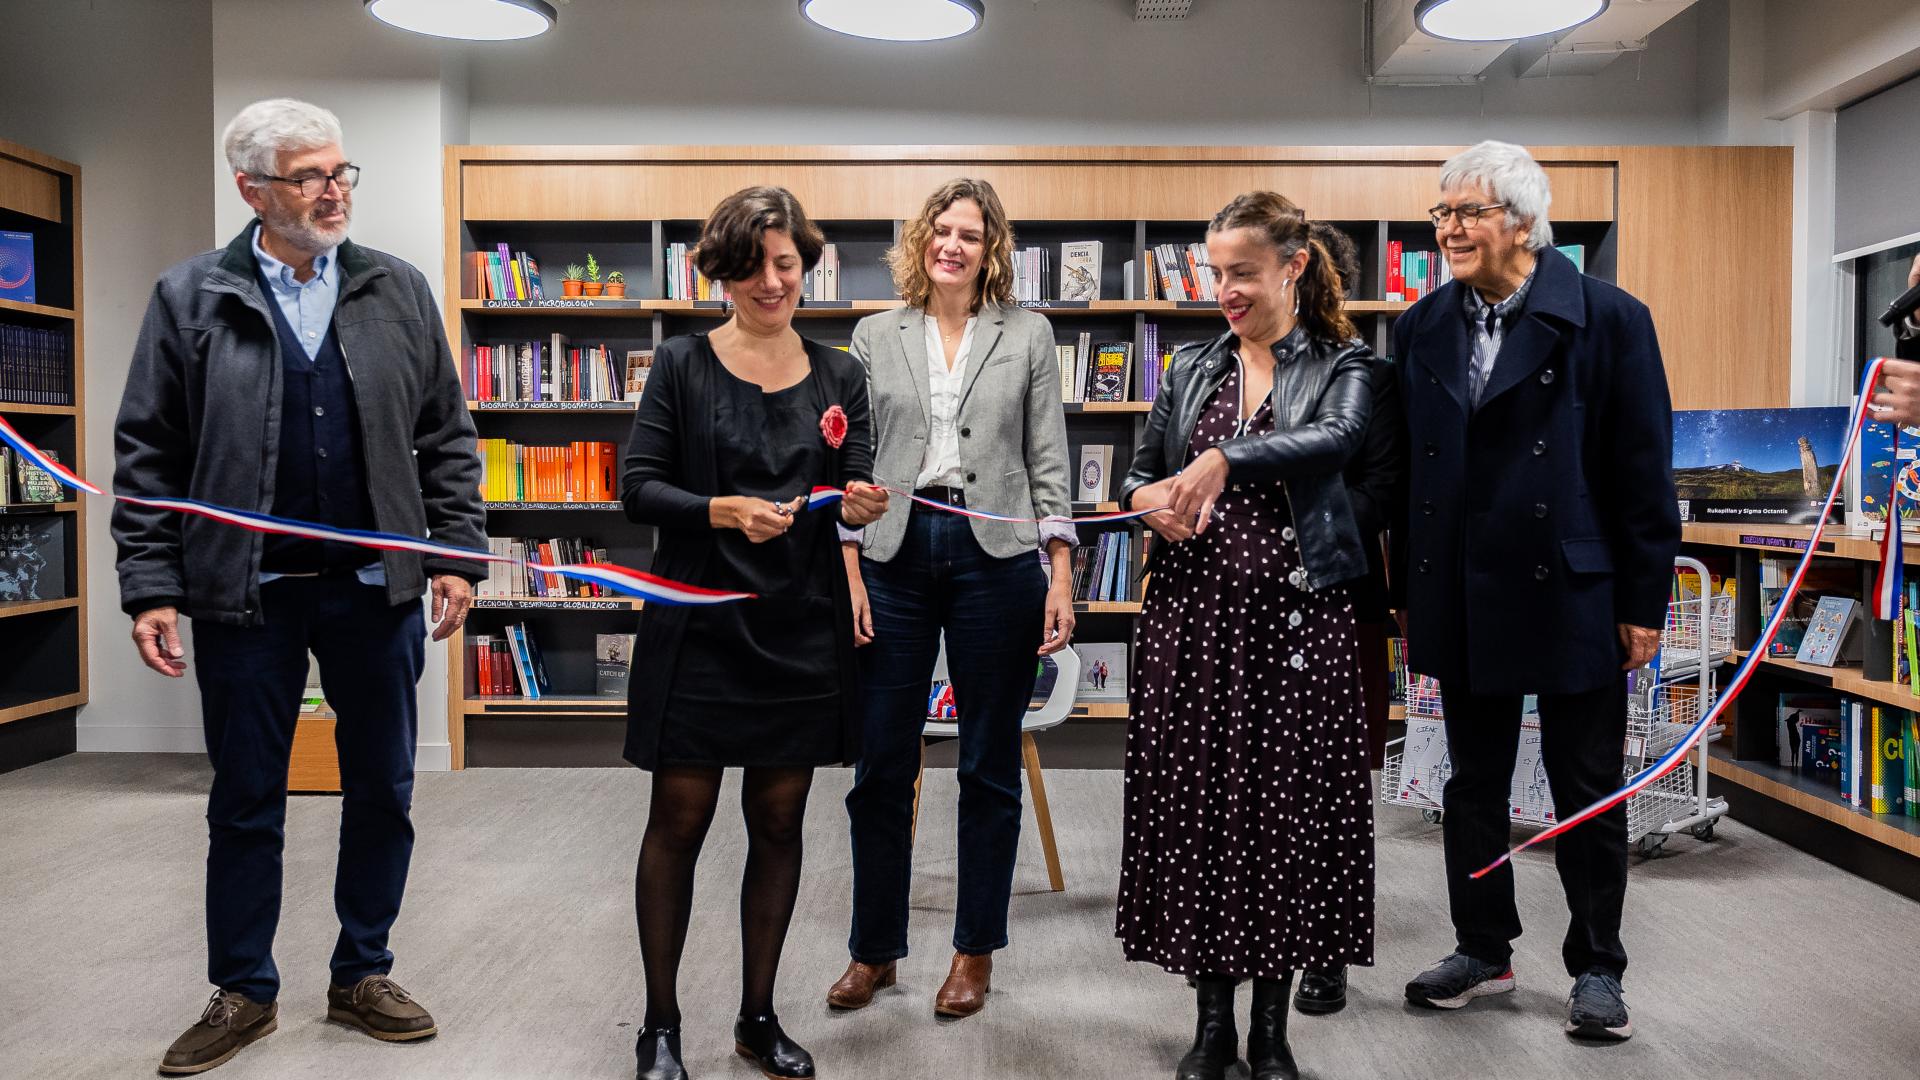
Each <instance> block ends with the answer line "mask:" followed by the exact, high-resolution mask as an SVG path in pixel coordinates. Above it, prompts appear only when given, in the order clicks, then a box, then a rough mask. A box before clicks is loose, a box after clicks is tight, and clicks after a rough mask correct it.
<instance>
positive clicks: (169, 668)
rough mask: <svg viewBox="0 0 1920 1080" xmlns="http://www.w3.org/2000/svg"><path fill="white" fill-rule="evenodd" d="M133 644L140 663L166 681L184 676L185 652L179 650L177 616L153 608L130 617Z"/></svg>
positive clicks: (174, 612)
mask: <svg viewBox="0 0 1920 1080" xmlns="http://www.w3.org/2000/svg"><path fill="white" fill-rule="evenodd" d="M133 644H134V647H136V648H138V649H139V650H140V660H141V662H142V663H144V664H146V665H147V666H148V667H150V668H152V669H153V670H155V671H157V672H159V673H160V674H162V675H165V676H166V677H167V678H169V679H178V678H180V677H182V676H184V675H185V674H186V673H187V650H185V649H183V648H181V647H180V613H179V612H178V611H177V610H175V609H173V608H170V607H157V608H152V609H149V610H147V611H143V612H141V613H140V614H138V615H136V616H134V619H133Z"/></svg>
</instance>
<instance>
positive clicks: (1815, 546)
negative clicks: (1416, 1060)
mask: <svg viewBox="0 0 1920 1080" xmlns="http://www.w3.org/2000/svg"><path fill="white" fill-rule="evenodd" d="M1886 362H1887V361H1886V358H1885V357H1876V358H1875V359H1874V360H1873V361H1872V362H1871V363H1869V364H1868V365H1867V370H1866V374H1865V375H1864V376H1862V378H1861V380H1860V399H1859V400H1858V401H1857V402H1855V403H1854V407H1853V416H1852V418H1851V419H1850V420H1849V421H1848V423H1847V446H1846V451H1845V452H1844V453H1842V454H1841V455H1840V464H1841V465H1842V466H1844V465H1845V464H1846V463H1847V462H1848V461H1849V460H1851V459H1852V457H1853V455H1854V454H1855V453H1856V452H1858V450H1859V447H1860V436H1861V433H1862V432H1864V431H1865V430H1866V426H1867V411H1868V410H1867V403H1868V401H1869V400H1871V398H1872V394H1873V387H1874V385H1875V384H1876V383H1878V382H1879V381H1880V369H1881V368H1882V367H1884V366H1885V365H1886ZM1846 476H1847V470H1846V469H1845V468H1838V469H1835V470H1834V476H1833V486H1832V487H1830V488H1829V489H1828V490H1827V498H1826V502H1824V503H1823V504H1822V505H1821V507H1820V517H1819V518H1818V520H1816V521H1815V523H1814V526H1813V535H1812V536H1811V537H1809V538H1808V539H1807V550H1806V551H1805V552H1804V553H1802V554H1801V556H1800V564H1799V565H1798V566H1796V567H1794V569H1793V577H1792V578H1790V579H1788V581H1787V590H1786V592H1785V593H1784V594H1783V595H1782V596H1781V597H1780V600H1779V603H1778V604H1777V605H1775V607H1774V609H1773V617H1772V618H1770V619H1768V620H1767V625H1766V627H1765V628H1764V629H1762V630H1761V632H1760V640H1759V641H1756V642H1755V643H1754V645H1753V649H1752V651H1750V652H1748V653H1747V658H1746V659H1745V660H1742V661H1741V662H1740V665H1739V666H1738V667H1736V668H1735V669H1734V672H1733V677H1732V678H1731V679H1729V680H1728V682H1727V688H1726V691H1725V692H1724V693H1722V694H1721V695H1720V696H1719V697H1718V698H1716V699H1715V700H1714V703H1713V706H1712V707H1711V708H1709V709H1707V710H1705V711H1704V712H1703V713H1702V714H1701V716H1700V719H1698V720H1696V721H1695V722H1694V724H1693V726H1692V727H1690V728H1688V729H1687V733H1686V735H1685V736H1684V737H1683V738H1682V739H1681V740H1680V741H1679V742H1678V743H1675V744H1674V746H1673V747H1672V749H1670V750H1668V751H1667V752H1666V753H1665V754H1662V755H1661V756H1660V759H1659V760H1658V761H1655V762H1653V763H1652V764H1650V765H1648V766H1647V767H1646V768H1644V769H1641V770H1640V771H1639V772H1637V773H1635V774H1633V776H1632V777H1631V778H1629V779H1628V780H1627V782H1626V784H1625V786H1623V787H1621V788H1620V789H1619V790H1618V791H1615V792H1614V793H1613V794H1611V795H1608V796H1605V797H1604V798H1602V799H1600V800H1599V801H1598V802H1595V803H1594V804H1593V805H1591V806H1589V807H1587V808H1586V809H1584V810H1581V811H1580V812H1579V813H1576V814H1570V815H1568V816H1567V817H1566V818H1564V819H1562V820H1561V821H1559V822H1558V823H1556V824H1554V825H1553V826H1551V827H1549V828H1547V829H1544V830H1542V831H1540V832H1537V833H1534V834H1533V835H1532V836H1529V837H1527V838H1526V839H1525V840H1523V841H1521V842H1520V843H1518V844H1516V845H1514V846H1513V847H1512V848H1510V849H1508V851H1507V853H1506V854H1505V855H1502V856H1500V857H1499V858H1497V859H1495V860H1494V861H1493V862H1491V863H1489V864H1487V865H1486V866H1485V867H1483V868H1481V869H1480V870H1477V871H1475V872H1474V873H1473V874H1472V876H1473V877H1474V878H1480V877H1484V876H1485V875H1487V874H1490V873H1492V872H1493V871H1494V870H1497V869H1499V868H1500V866H1501V865H1503V864H1504V863H1506V862H1508V861H1509V860H1511V859H1512V858H1513V857H1514V856H1515V855H1518V854H1519V853H1520V852H1522V851H1525V850H1526V849H1528V848H1530V847H1532V846H1533V845H1535V844H1538V843H1541V842H1543V841H1546V840H1551V839H1553V838H1554V837H1556V836H1559V835H1560V834H1561V833H1564V832H1566V831H1567V830H1568V829H1571V828H1573V827H1575V826H1576V825H1579V824H1581V823H1582V822H1586V821H1590V820H1592V819H1593V818H1596V817H1599V816H1600V815H1601V814H1604V813H1606V812H1607V811H1608V810H1611V809H1613V808H1614V807H1616V806H1619V805H1620V804H1621V803H1623V802H1626V801H1627V800H1628V799H1631V798H1633V797H1634V796H1635V795H1638V794H1639V793H1640V792H1641V791H1643V790H1645V789H1646V788H1647V786H1648V785H1650V784H1652V783H1653V782H1654V781H1656V780H1658V779H1660V778H1661V777H1663V776H1665V775H1667V774H1668V773H1670V772H1672V771H1673V770H1674V769H1676V768H1678V767H1679V766H1680V763H1681V762H1682V761H1685V760H1686V757H1687V755H1688V754H1689V753H1691V752H1692V751H1693V748H1694V747H1695V746H1697V745H1699V742H1700V739H1701V737H1702V736H1704V735H1705V734H1706V732H1707V729H1708V728H1711V727H1712V726H1713V725H1715V724H1717V723H1719V722H1720V716H1721V714H1723V713H1725V712H1726V710H1727V708H1728V707H1729V706H1731V705H1732V704H1733V703H1734V701H1735V700H1736V699H1737V698H1739V696H1740V691H1742V690H1744V689H1746V686H1747V681H1748V680H1749V679H1751V678H1753V673H1754V671H1755V669H1757V668H1758V667H1759V666H1760V664H1761V663H1762V662H1764V661H1765V659H1766V655H1767V646H1769V645H1771V644H1772V643H1773V639H1774V636H1775V635H1777V634H1778V633H1779V632H1780V624H1781V623H1782V621H1784V620H1785V618H1786V615H1787V612H1788V610H1789V609H1791V608H1792V607H1793V598H1794V596H1795V595H1796V594H1798V593H1799V591H1800V583H1801V581H1802V580H1804V579H1805V578H1806V575H1807V567H1809V566H1811V565H1813V556H1814V553H1815V552H1816V551H1818V550H1820V537H1821V536H1822V535H1823V534H1824V533H1825V532H1826V528H1827V516H1828V515H1829V514H1831V513H1832V512H1833V507H1834V504H1835V503H1837V502H1839V501H1840V491H1841V488H1842V487H1843V486H1844V485H1845V483H1846ZM1887 537H1888V539H1887V541H1886V542H1884V543H1883V544H1882V545H1881V566H1880V578H1879V579H1878V580H1880V581H1881V582H1882V583H1883V584H1884V582H1885V581H1886V579H1888V578H1892V579H1893V580H1894V581H1896V582H1897V581H1898V579H1899V569H1898V566H1899V560H1900V558H1901V553H1900V522H1899V519H1898V518H1897V517H1896V516H1895V515H1893V514H1891V513H1889V514H1888V518H1887ZM1889 560H1892V561H1893V562H1894V567H1893V568H1892V569H1891V570H1889V567H1888V565H1887V563H1888V561H1889ZM1704 584H1705V583H1704V582H1703V583H1702V585H1703V586H1704ZM1895 588H1896V589H1897V588H1898V585H1897V584H1896V585H1895ZM1875 603H1876V606H1878V604H1879V598H1878V597H1876V598H1875ZM1709 648H1710V646H1709V642H1708V635H1705V634H1702V635H1701V639H1700V662H1701V663H1703V664H1704V663H1707V662H1708V660H1709V656H1708V652H1709Z"/></svg>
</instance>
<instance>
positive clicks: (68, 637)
mask: <svg viewBox="0 0 1920 1080" xmlns="http://www.w3.org/2000/svg"><path fill="white" fill-rule="evenodd" d="M81 314H82V288H81V279H80V170H79V168H78V167H77V166H75V165H72V164H69V163H67V162H64V161H60V160H57V159H55V158H51V157H48V156H46V155H44V154H40V153H37V152H35V151H33V150H30V149H28V148H27V147H24V146H19V145H16V144H13V143H9V142H5V141H0V418H4V419H5V420H6V422H7V423H8V424H10V425H12V426H13V427H14V428H15V429H16V430H17V431H19V433H20V434H21V435H22V436H23V437H25V438H26V439H27V440H28V441H30V442H33V443H34V444H36V445H38V446H40V447H42V448H44V449H46V450H47V451H48V452H49V453H50V454H52V455H53V456H54V457H56V458H58V459H59V460H60V461H62V462H65V463H69V464H72V465H74V466H75V467H76V468H77V469H79V471H81V472H82V473H84V472H85V471H86V461H85V449H86V440H85V434H84V426H83V415H84V412H85V404H86V403H85V397H84V389H85V384H84V380H83V378H82V364H81V356H82V345H83V341H82V337H83V334H82V321H81ZM86 520H87V514H86V508H85V507H84V506H82V505H81V504H80V503H79V502H77V501H74V499H73V496H72V494H71V493H70V492H68V491H66V490H65V489H64V488H62V487H61V486H60V484H59V483H57V482H56V481H55V480H54V479H53V477H52V476H51V475H50V474H48V473H47V472H45V471H43V470H41V469H38V468H35V467H34V466H31V465H28V464H27V463H25V462H23V461H21V460H19V459H18V458H17V457H16V456H15V455H14V454H12V453H11V452H10V451H8V450H6V449H5V448H0V654H3V655H5V656H6V657H7V663H5V664H3V665H0V771H5V770H7V769H11V768H17V767H19V766H21V765H26V764H30V763H32V762H35V761H40V760H44V759H46V758H49V757H53V756H56V755H58V754H62V753H69V752H71V751H72V750H73V748H74V736H75V729H74V716H75V711H76V709H77V707H78V706H79V705H81V704H83V703H85V701H86V700H87V658H86V648H85V643H86V638H87V614H86V581H87V572H86V550H87V544H86Z"/></svg>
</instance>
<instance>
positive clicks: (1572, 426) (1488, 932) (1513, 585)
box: [1393, 142, 1680, 1040]
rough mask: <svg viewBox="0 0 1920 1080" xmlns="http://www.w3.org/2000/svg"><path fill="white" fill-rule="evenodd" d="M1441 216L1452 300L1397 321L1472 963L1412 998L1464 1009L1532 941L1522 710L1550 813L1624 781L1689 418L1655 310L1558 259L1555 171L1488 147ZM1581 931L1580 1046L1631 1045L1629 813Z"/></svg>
mask: <svg viewBox="0 0 1920 1080" xmlns="http://www.w3.org/2000/svg"><path fill="white" fill-rule="evenodd" d="M1440 187H1441V193H1442V194H1441V200H1440V203H1439V204H1438V205H1436V206H1435V207H1434V208H1433V210H1432V217H1433V220H1434V232H1435V238H1436V240H1437V241H1438V242H1439V246H1440V249H1441V253H1442V255H1443V256H1444V257H1445V258H1446V260H1447V265H1448V267H1449V268H1450V269H1451V270H1452V273H1453V278H1454V280H1453V281H1452V282H1450V283H1448V284H1446V285H1443V286H1441V287H1440V288H1438V289H1436V290H1434V291H1433V292H1432V293H1431V294H1430V295H1428V296H1426V297H1424V298H1422V299H1421V300H1420V302H1419V303H1417V304H1415V305H1414V306H1413V308H1412V309H1411V310H1409V311H1408V312H1407V313H1406V314H1405V315H1403V316H1401V317H1400V319H1399V321H1398V322H1396V323H1395V324H1394V331H1393V336H1394V356H1395V360H1396V364H1397V368H1398V372H1399V376H1400V391H1401V400H1402V401H1403V402H1404V403H1405V408H1406V416H1407V435H1408V439H1407V444H1408V452H1409V454H1410V455H1411V460H1410V462H1409V466H1410V474H1409V483H1408V489H1409V491H1410V493H1411V494H1410V496H1409V499H1408V503H1407V506H1406V517H1405V519H1404V520H1403V522H1402V523H1401V525H1400V527H1399V528H1397V529H1396V536H1395V543H1394V545H1393V547H1394V558H1395V562H1396V565H1397V567H1398V569H1399V572H1398V573H1397V574H1395V590H1396V592H1397V593H1399V594H1401V595H1402V596H1403V597H1404V600H1403V602H1402V603H1401V604H1400V607H1401V609H1402V610H1403V611H1404V612H1405V613H1406V619H1407V636H1408V659H1409V663H1410V665H1411V666H1412V668H1413V670H1414V671H1416V672H1419V673H1421V674H1425V675H1431V676H1433V677H1435V678H1436V679H1438V680H1439V682H1440V689H1441V699H1442V710H1443V712H1444V713H1445V717H1446V731H1447V743H1448V747H1449V751H1450V753H1451V755H1452V760H1453V773H1452V777H1451V779H1449V780H1448V782H1447V786H1446V791H1445V795H1444V805H1445V809H1446V817H1445V825H1444V835H1445V847H1446V866H1447V893H1448V898H1449V901H1450V906H1451V911H1452V916H1453V925H1454V931H1455V935H1456V942H1457V943H1456V951H1455V952H1454V953H1453V954H1452V955H1450V956H1448V957H1447V958H1446V959H1445V960H1443V961H1441V962H1440V963H1439V964H1438V965H1437V966H1435V967H1434V968H1432V969H1430V970H1428V971H1426V972H1424V973H1422V974H1421V975H1420V976H1419V977H1418V978H1416V979H1414V980H1413V981H1412V982H1411V983H1409V984H1408V985H1407V998H1408V1000H1409V1001H1412V1002H1414V1003H1415V1004H1419V1005H1425V1006H1432V1007H1436V1008H1445V1009H1452V1008H1458V1007H1460V1006H1462V1005H1465V1004H1466V1003H1467V1002H1468V1001H1470V1000H1472V999H1473V998H1475V997H1478V996H1481V995H1484V994H1491V993H1500V992H1503V991H1507V990H1511V989H1512V988H1513V985H1514V973H1513V968H1512V965H1511V962H1510V961H1511V957H1512V942H1513V939H1515V938H1517V937H1518V936H1519V935H1520V917H1519V913H1518V910H1517V909H1516V907H1515V905H1514V894H1513V888H1514V886H1513V873H1514V871H1513V867H1512V866H1511V865H1510V864H1509V865H1506V866H1502V867H1501V868H1500V869H1499V870H1496V871H1494V872H1493V873H1491V874H1488V875H1487V876H1486V877H1484V878H1481V879H1480V880H1478V881H1475V880H1473V879H1471V877H1470V876H1469V875H1471V874H1472V873H1473V872H1474V871H1476V870H1479V869H1480V868H1481V867H1484V866H1486V865H1487V864H1488V863H1491V862H1493V861H1494V859H1496V858H1497V857H1499V856H1500V855H1501V854H1502V853H1503V852H1504V851H1506V849H1507V847H1508V846H1509V818H1508V793H1509V788H1510V784H1511V781H1512V775H1513V768H1514V758H1515V755H1516V753H1517V750H1518V745H1519V738H1520V728H1521V711H1522V707H1523V698H1524V696H1525V695H1530V694H1531V695H1538V701H1539V712H1540V727H1541V756H1542V759H1543V761H1544V764H1545V766H1546V772H1547V778H1548V782H1549V785H1550V786H1551V788H1552V790H1553V798H1554V807H1555V813H1556V814H1558V815H1560V816H1562V817H1564V816H1567V815H1570V814H1572V813H1574V812H1576V811H1578V810H1580V809H1582V808H1584V807H1586V806H1587V805H1589V804H1591V803H1593V802H1594V801H1595V800H1597V799H1599V798H1600V797H1602V796H1604V795H1605V794H1607V793H1608V792H1610V791H1612V790H1613V789H1615V788H1617V787H1618V786H1619V785H1620V783H1621V780H1622V770H1623V766H1624V749H1623V747H1624V743H1625V740H1626V711H1627V705H1626V683H1625V675H1624V672H1625V671H1626V670H1628V669H1632V668H1635V667H1639V666H1641V665H1643V664H1645V663H1647V661H1649V660H1650V659H1652V657H1653V655H1654V652H1655V650H1656V649H1657V648H1658V646H1659V641H1660V628H1661V627H1662V626H1663V625H1664V624H1665V620H1666V609H1667V598H1668V591H1669V588H1670V578H1671V575H1672V573H1673V557H1674V555H1675V553H1676V552H1677V550H1678V548H1679V543H1680V517H1679V512H1678V506H1677V503H1676V501H1675V495H1674V488H1673V474H1672V439H1673V436H1672V406H1671V404H1670V402H1669V399H1668V395H1667V380H1666V372H1665V371H1664V370H1663V368H1662V367H1661V362H1660V345H1659V342H1658V341H1656V340H1655V337H1654V330H1653V319H1652V317H1651V316H1650V315H1649V314H1648V312H1647V308H1646V305H1644V304H1642V303H1640V302H1639V301H1637V300H1635V299H1634V298H1633V297H1631V296H1628V295H1627V294H1626V293H1624V292H1622V291H1620V290H1619V289H1617V288H1615V287H1613V286H1612V285H1609V284H1607V283H1605V282H1603V281H1599V280H1597V279H1595V278H1591V277H1587V276H1585V275H1584V274H1582V273H1581V272H1580V271H1579V269H1577V268H1576V267H1575V266H1574V264H1573V262H1572V261H1571V260H1569V259H1568V258H1567V257H1566V256H1565V255H1562V254H1561V253H1560V252H1558V251H1556V250H1554V248H1553V241H1552V226H1551V225H1550V224H1549V222H1548V218H1547V209H1548V206H1549V204H1550V202H1551V198H1552V196H1551V193H1550V191H1549V188H1548V184H1547V177H1546V173H1545V171H1544V170H1542V169H1541V168H1540V166H1539V165H1538V164H1537V163H1536V162H1535V161H1534V160H1533V158H1532V157H1531V156H1530V155H1529V154H1528V153H1527V152H1526V151H1525V150H1523V149H1521V148H1520V147H1517V146H1512V145H1509V144H1506V143H1495V142H1486V143H1481V144H1480V145H1478V146H1475V147H1473V148H1472V149H1470V150H1468V151H1466V152H1464V153H1462V154H1460V155H1459V156H1457V157H1455V158H1454V159H1453V160H1451V161H1449V162H1447V164H1446V165H1445V167H1444V168H1443V170H1442V175H1441V184H1440ZM1554 857H1555V862H1556V863H1557V865H1558V867H1559V871H1560V881H1561V884H1562V886H1563V888H1564V890H1565V892H1566V898H1567V907H1568V909H1569V911H1570V913H1571V915H1572V919H1571V925H1570V926H1569V927H1568V930H1567V937H1566V943H1565V946H1564V949H1563V955H1564V958H1565V960H1566V967H1567V973H1568V974H1569V975H1570V976H1572V977H1573V978H1574V979H1575V983H1574V987H1573V991H1572V993H1571V994H1570V995H1569V1002H1568V1020H1567V1023H1566V1030H1567V1032H1568V1033H1569V1034H1572V1035H1574V1036H1577V1037H1585V1038H1594V1039H1613V1040H1617V1039H1624V1038H1627V1037H1628V1036H1629V1035H1630V1034H1631V1033H1632V1025H1631V1024H1630V1023H1629V1022H1628V1018H1627V1008H1626V1003H1625V1000H1624V998H1623V997H1622V993H1621V989H1620V978H1621V975H1622V973H1623V972H1624V971H1625V970H1626V966H1627V954H1626V950H1625V948H1624V947H1623V946H1622V945H1621V942H1620V913H1621V907H1622V904H1623V902H1624V900H1625V897H1626V887H1627V815H1626V808H1625V807H1624V806H1621V807H1616V808H1614V809H1613V810H1611V811H1609V812H1608V813H1606V814H1605V815H1602V816H1600V817H1598V818H1595V819H1593V820H1592V821H1589V822H1587V823H1585V824H1583V825H1581V826H1579V827H1577V828H1575V829H1573V830H1571V831H1569V832H1568V833H1567V834H1566V835H1564V836H1563V837H1561V839H1560V841H1559V843H1558V846H1557V849H1556V851H1555V853H1554Z"/></svg>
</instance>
